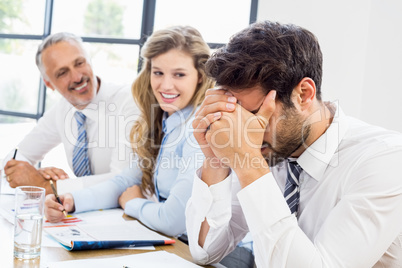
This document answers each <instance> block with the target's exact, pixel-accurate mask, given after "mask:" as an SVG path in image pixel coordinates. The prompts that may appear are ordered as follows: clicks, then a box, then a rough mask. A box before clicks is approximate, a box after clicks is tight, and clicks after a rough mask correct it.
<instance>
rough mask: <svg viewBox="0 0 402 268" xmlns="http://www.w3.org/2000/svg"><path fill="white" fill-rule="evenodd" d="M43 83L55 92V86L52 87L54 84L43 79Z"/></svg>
mask: <svg viewBox="0 0 402 268" xmlns="http://www.w3.org/2000/svg"><path fill="white" fill-rule="evenodd" d="M43 82H45V85H46V87H48V88H50V89H51V90H53V91H54V90H55V88H54V86H53V85H52V83H50V82H49V81H47V80H46V79H43Z"/></svg>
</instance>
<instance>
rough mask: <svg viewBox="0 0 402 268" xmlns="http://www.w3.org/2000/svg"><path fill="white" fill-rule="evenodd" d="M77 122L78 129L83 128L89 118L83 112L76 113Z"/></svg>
mask: <svg viewBox="0 0 402 268" xmlns="http://www.w3.org/2000/svg"><path fill="white" fill-rule="evenodd" d="M74 117H75V120H76V121H77V124H78V127H80V126H82V125H83V124H84V123H85V120H86V119H87V117H86V116H85V114H83V113H82V112H78V111H77V112H75V114H74Z"/></svg>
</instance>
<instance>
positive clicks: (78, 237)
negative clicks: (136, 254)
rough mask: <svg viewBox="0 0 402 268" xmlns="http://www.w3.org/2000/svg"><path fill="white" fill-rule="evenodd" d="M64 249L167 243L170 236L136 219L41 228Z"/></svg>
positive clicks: (172, 241) (170, 242) (169, 242)
mask: <svg viewBox="0 0 402 268" xmlns="http://www.w3.org/2000/svg"><path fill="white" fill-rule="evenodd" d="M43 230H44V232H46V233H47V234H49V235H50V236H51V237H52V238H54V239H55V240H56V241H58V242H59V243H61V244H62V245H63V247H64V248H66V249H68V250H86V249H101V248H117V247H118V248H121V247H129V248H131V247H144V246H156V245H169V244H173V243H175V241H174V240H172V239H169V238H168V237H166V236H163V235H160V234H158V233H156V232H154V231H152V230H150V229H148V228H147V227H145V226H143V225H142V224H140V223H139V222H138V221H136V220H132V221H124V222H118V223H95V224H77V225H68V226H59V227H47V228H44V229H43Z"/></svg>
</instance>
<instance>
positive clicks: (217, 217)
mask: <svg viewBox="0 0 402 268" xmlns="http://www.w3.org/2000/svg"><path fill="white" fill-rule="evenodd" d="M232 174H233V173H232V172H231V173H230V175H229V176H228V177H227V178H225V179H224V180H223V181H221V182H219V183H217V184H214V185H211V186H209V187H208V185H207V184H206V183H205V182H204V181H202V180H201V168H200V169H198V170H197V173H196V175H195V178H194V185H193V191H192V199H193V200H197V207H196V210H197V213H196V214H197V215H202V218H204V217H206V218H207V221H208V224H209V225H210V227H211V228H218V227H219V226H223V225H224V224H225V223H227V222H228V221H229V220H230V218H231V215H232V211H231V190H232ZM212 204H214V205H213V206H212Z"/></svg>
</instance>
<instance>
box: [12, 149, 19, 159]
mask: <svg viewBox="0 0 402 268" xmlns="http://www.w3.org/2000/svg"><path fill="white" fill-rule="evenodd" d="M17 151H18V147H16V148H15V151H14V156H13V159H15V157H16V156H17Z"/></svg>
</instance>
